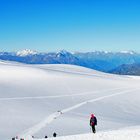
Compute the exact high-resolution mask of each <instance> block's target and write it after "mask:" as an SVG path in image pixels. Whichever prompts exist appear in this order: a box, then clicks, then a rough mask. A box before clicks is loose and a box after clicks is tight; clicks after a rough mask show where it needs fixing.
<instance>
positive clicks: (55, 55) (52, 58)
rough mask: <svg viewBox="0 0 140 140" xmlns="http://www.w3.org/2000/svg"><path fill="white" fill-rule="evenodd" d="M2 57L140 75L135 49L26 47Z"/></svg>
mask: <svg viewBox="0 0 140 140" xmlns="http://www.w3.org/2000/svg"><path fill="white" fill-rule="evenodd" d="M0 59H1V60H8V61H16V62H22V63H26V64H73V65H79V66H84V67H87V68H91V69H95V70H99V71H103V72H110V73H116V74H132V75H138V74H139V73H138V71H139V70H138V68H139V67H140V65H139V64H140V54H139V53H136V52H133V51H123V52H107V51H94V52H86V53H81V52H75V53H70V52H68V51H65V50H62V51H59V52H49V53H40V52H37V51H32V50H28V49H26V50H22V51H18V52H0ZM132 71H133V72H132ZM134 71H135V72H134ZM136 71H137V72H136Z"/></svg>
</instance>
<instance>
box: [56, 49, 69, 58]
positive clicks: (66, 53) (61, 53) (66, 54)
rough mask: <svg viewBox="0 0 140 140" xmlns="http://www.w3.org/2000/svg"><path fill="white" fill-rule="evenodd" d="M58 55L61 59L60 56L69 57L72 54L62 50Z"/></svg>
mask: <svg viewBox="0 0 140 140" xmlns="http://www.w3.org/2000/svg"><path fill="white" fill-rule="evenodd" d="M56 55H57V57H60V56H69V55H72V54H71V53H70V52H68V51H66V50H60V51H59V52H57V53H56Z"/></svg>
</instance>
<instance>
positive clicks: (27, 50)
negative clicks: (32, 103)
mask: <svg viewBox="0 0 140 140" xmlns="http://www.w3.org/2000/svg"><path fill="white" fill-rule="evenodd" d="M16 54H17V55H18V56H27V55H34V54H37V52H36V51H33V50H29V49H25V50H22V51H18V52H17V53H16Z"/></svg>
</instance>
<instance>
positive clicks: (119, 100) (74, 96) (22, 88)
mask: <svg viewBox="0 0 140 140" xmlns="http://www.w3.org/2000/svg"><path fill="white" fill-rule="evenodd" d="M139 82H140V78H139V77H129V76H116V75H110V74H105V73H101V72H97V71H94V70H90V69H86V68H83V67H78V66H72V65H37V66H34V65H23V64H16V63H11V64H10V63H9V62H8V63H6V62H4V63H0V112H1V115H0V124H1V125H0V138H1V139H3V140H7V139H11V137H13V136H16V135H25V134H33V135H34V136H35V137H38V138H41V137H44V136H45V135H48V136H52V133H53V132H54V131H56V133H58V135H59V136H63V135H73V134H80V133H88V132H90V128H89V115H90V113H92V112H93V113H95V115H96V116H97V118H98V127H97V132H98V131H104V130H105V131H108V130H115V129H120V128H124V127H130V126H136V125H140V119H139V116H140V112H139V111H138V110H140V88H139ZM59 110H61V111H62V112H63V114H61V112H58V111H59ZM38 130H39V131H38Z"/></svg>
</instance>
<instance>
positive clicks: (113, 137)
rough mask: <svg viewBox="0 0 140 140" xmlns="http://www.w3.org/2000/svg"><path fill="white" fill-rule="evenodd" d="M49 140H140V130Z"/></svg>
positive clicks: (52, 139)
mask: <svg viewBox="0 0 140 140" xmlns="http://www.w3.org/2000/svg"><path fill="white" fill-rule="evenodd" d="M33 140H46V139H36V138H35V139H33ZM47 140H140V129H134V130H129V129H128V130H125V129H124V130H117V131H108V132H100V133H96V134H82V135H72V136H64V137H57V138H48V139H47Z"/></svg>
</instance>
